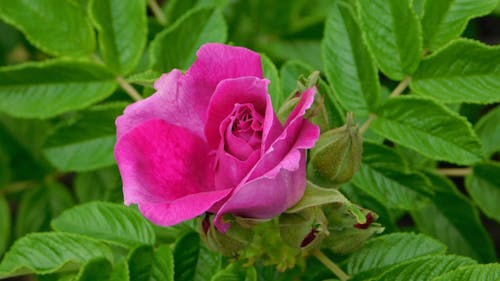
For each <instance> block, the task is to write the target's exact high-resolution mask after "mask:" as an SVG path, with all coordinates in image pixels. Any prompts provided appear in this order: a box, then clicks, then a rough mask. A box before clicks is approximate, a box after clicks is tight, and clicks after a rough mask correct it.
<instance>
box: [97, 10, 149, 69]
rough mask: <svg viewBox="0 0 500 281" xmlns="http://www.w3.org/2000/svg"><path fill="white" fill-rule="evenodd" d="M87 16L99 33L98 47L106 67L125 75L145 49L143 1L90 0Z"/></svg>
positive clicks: (145, 25) (145, 33)
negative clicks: (88, 15)
mask: <svg viewBox="0 0 500 281" xmlns="http://www.w3.org/2000/svg"><path fill="white" fill-rule="evenodd" d="M89 14H90V16H91V19H92V21H93V23H94V25H95V26H96V27H97V30H98V31H99V45H100V48H101V52H102V56H103V59H104V61H105V62H106V65H108V66H110V67H111V68H113V70H115V71H116V72H118V73H120V74H128V73H129V72H130V71H132V70H133V69H134V67H135V66H136V65H137V63H138V62H139V59H140V58H141V55H142V53H143V51H144V47H145V46H146V39H147V38H146V36H147V21H146V1H144V0H92V1H90V3H89Z"/></svg>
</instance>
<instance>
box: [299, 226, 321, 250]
mask: <svg viewBox="0 0 500 281" xmlns="http://www.w3.org/2000/svg"><path fill="white" fill-rule="evenodd" d="M316 233H318V229H316V228H315V227H314V228H313V229H311V231H309V233H307V235H306V237H305V238H304V240H302V242H301V243H300V247H301V248H303V247H305V246H307V245H309V244H311V242H312V241H313V240H314V238H316Z"/></svg>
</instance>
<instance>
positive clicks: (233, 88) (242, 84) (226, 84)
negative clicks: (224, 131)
mask: <svg viewBox="0 0 500 281" xmlns="http://www.w3.org/2000/svg"><path fill="white" fill-rule="evenodd" d="M268 84H269V80H267V79H260V78H256V77H241V78H235V79H226V80H224V81H221V82H220V83H219V85H218V86H217V89H216V90H215V92H214V94H213V96H212V98H211V99H210V103H209V105H208V112H207V123H206V125H205V136H206V138H207V141H208V144H209V145H210V147H211V148H213V149H216V148H217V147H218V146H219V143H220V141H221V135H220V130H219V128H220V124H221V123H222V121H223V120H224V119H225V118H226V117H227V116H228V115H229V114H230V113H231V112H232V111H233V108H234V105H235V104H237V103H239V104H245V103H251V104H253V106H254V107H255V110H256V111H257V112H259V113H260V114H261V115H264V114H265V112H266V104H267V102H268V99H267V98H266V97H267V96H269V95H268V94H267V85H268ZM269 101H270V100H269ZM264 118H266V117H264Z"/></svg>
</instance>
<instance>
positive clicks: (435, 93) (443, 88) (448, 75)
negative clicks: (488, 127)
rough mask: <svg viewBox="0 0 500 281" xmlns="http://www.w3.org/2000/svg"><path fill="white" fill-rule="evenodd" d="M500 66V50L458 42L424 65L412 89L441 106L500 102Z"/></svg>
mask: <svg viewBox="0 0 500 281" xmlns="http://www.w3.org/2000/svg"><path fill="white" fill-rule="evenodd" d="M477 2H481V1H477ZM499 64H500V47H496V46H495V47H490V46H486V45H484V44H482V43H479V42H476V41H473V40H468V39H459V40H455V41H453V43H451V44H449V45H447V46H446V48H444V49H442V50H441V51H439V52H437V53H435V54H433V55H431V56H429V57H428V58H426V59H424V60H423V61H422V63H421V64H420V67H419V68H418V70H417V72H415V75H414V76H413V79H412V81H411V84H410V87H411V89H412V90H413V91H415V92H416V93H417V94H420V95H422V96H428V97H432V98H435V99H437V100H439V101H441V102H447V103H459V102H468V103H493V102H498V101H500V95H499V94H498V89H499V88H500V68H499V67H498V65H499Z"/></svg>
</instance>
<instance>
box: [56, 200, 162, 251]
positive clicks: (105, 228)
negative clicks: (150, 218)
mask: <svg viewBox="0 0 500 281" xmlns="http://www.w3.org/2000/svg"><path fill="white" fill-rule="evenodd" d="M51 225H52V227H53V228H54V229H55V230H56V231H64V232H72V233H78V234H82V235H86V236H89V237H93V238H96V239H100V240H103V241H106V242H109V243H113V244H117V245H121V246H124V247H132V246H135V245H137V244H146V245H153V244H154V242H155V235H154V232H153V228H152V227H151V225H150V224H149V223H148V222H147V221H146V220H145V219H144V218H143V217H142V216H141V215H140V214H139V213H138V212H137V211H136V210H134V209H132V208H129V207H126V206H124V205H121V204H113V203H105V202H91V203H87V204H83V205H78V206H76V207H74V208H71V209H70V210H67V211H65V212H64V213H62V214H61V215H60V216H59V217H57V218H56V219H54V220H52V223H51Z"/></svg>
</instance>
